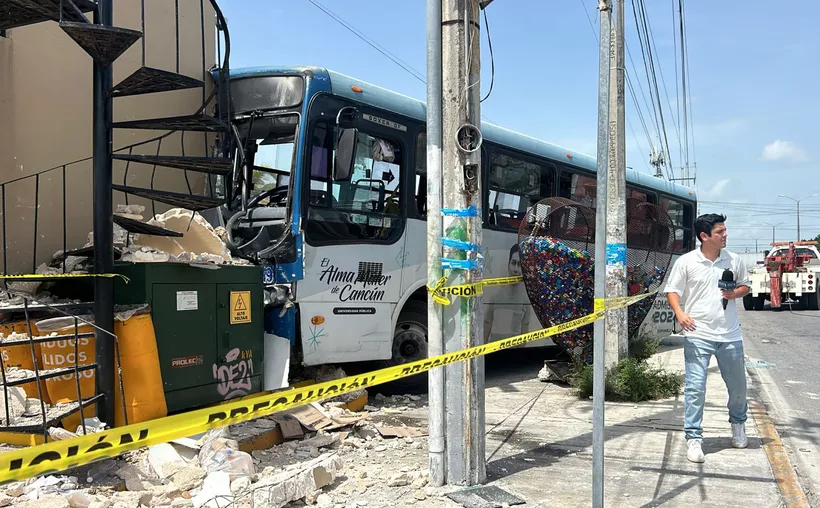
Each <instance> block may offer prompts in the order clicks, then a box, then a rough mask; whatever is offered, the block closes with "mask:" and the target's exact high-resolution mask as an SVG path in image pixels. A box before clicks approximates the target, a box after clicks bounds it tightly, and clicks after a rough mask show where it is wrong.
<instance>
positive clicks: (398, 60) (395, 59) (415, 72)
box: [308, 0, 426, 83]
mask: <svg viewBox="0 0 820 508" xmlns="http://www.w3.org/2000/svg"><path fill="white" fill-rule="evenodd" d="M308 2H310V3H312V4H313V5H314V6H315V7H316V8H317V9H319V10H320V11H322V12H324V13H325V14H327V15H328V16H330V18H331V19H333V20H334V21H336V22H337V23H339V24H340V25H342V26H343V27H345V28H346V29H347V30H348V31H349V32H350V33H352V34H353V35H355V36H356V37H358V38H359V39H361V40H362V41H364V42H365V43H367V44H368V45H369V46H370V47H372V48H373V49H375V50H376V51H378V52H379V53H381V54H382V55H384V56H385V57H387V58H389V59H390V60H391V61H392V62H393V63H395V64H396V65H398V66H399V67H401V68H402V69H404V70H405V71H407V72H408V73H409V74H410V75H411V76H413V77H414V78H416V79H417V80H419V81H421V82H422V83H426V80H425V79H424V74H422V73H421V72H419V71H418V70H416V69H415V68H414V67H413V66H411V65H410V64H408V63H407V62H405V61H404V60H402V59H401V58H399V57H397V56H396V55H394V54H393V53H391V52H390V51H388V50H387V49H386V48H384V46H382V45H380V44H379V43H378V42H376V41H374V40H373V39H371V38H370V37H368V36H367V35H365V34H364V33H362V32H361V31H360V30H359V29H357V28H356V27H354V26H353V25H351V24H350V23H348V22H347V21H345V20H344V19H342V18H341V17H339V15H337V14H336V13H334V12H333V11H331V10H330V9H328V8H327V7H325V6H324V5H322V4H320V3H319V2H317V1H316V0H308Z"/></svg>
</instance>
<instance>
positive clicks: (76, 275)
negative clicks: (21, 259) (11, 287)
mask: <svg viewBox="0 0 820 508" xmlns="http://www.w3.org/2000/svg"><path fill="white" fill-rule="evenodd" d="M89 277H111V278H113V277H119V278H121V279H122V280H124V281H125V283H126V284H127V283H129V282H131V279H129V278H128V277H126V276H125V275H122V274H119V273H54V274H52V273H44V274H38V273H21V274H17V275H6V274H0V279H10V280H18V279H19V280H26V279H78V278H89Z"/></svg>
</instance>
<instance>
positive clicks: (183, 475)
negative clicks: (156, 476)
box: [171, 466, 205, 491]
mask: <svg viewBox="0 0 820 508" xmlns="http://www.w3.org/2000/svg"><path fill="white" fill-rule="evenodd" d="M203 478H205V471H204V470H203V469H202V468H199V467H196V466H186V467H183V468H181V469H179V470H177V471H176V472H175V473H174V474H173V475H172V476H171V481H172V482H173V483H174V485H176V486H177V487H179V489H180V490H184V491H188V490H191V489H193V488H194V487H196V486H197V485H199V483H200V482H201V481H202V479H203Z"/></svg>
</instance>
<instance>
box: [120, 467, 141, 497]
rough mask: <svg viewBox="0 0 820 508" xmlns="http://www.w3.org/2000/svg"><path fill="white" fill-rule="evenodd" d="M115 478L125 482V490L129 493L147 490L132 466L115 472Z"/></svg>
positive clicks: (138, 473)
mask: <svg viewBox="0 0 820 508" xmlns="http://www.w3.org/2000/svg"><path fill="white" fill-rule="evenodd" d="M117 476H119V477H120V478H121V479H122V480H124V481H125V488H126V489H128V490H129V491H131V492H137V491H141V490H147V487H148V486H147V485H145V483H144V482H143V481H142V478H141V477H140V470H139V469H138V468H137V466H135V465H133V464H126V465H124V466H123V467H121V468H119V469H118V470H117Z"/></svg>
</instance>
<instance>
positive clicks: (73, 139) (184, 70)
mask: <svg viewBox="0 0 820 508" xmlns="http://www.w3.org/2000/svg"><path fill="white" fill-rule="evenodd" d="M204 7H205V15H204V19H205V24H206V26H205V29H204V34H205V38H206V42H205V48H206V49H205V51H206V55H205V62H206V65H207V66H209V67H210V66H211V65H212V64H213V63H214V62H215V59H216V56H215V48H216V42H215V27H214V13H213V9H212V8H211V6H210V3H209V2H208V1H207V0H206V1H205V2H204ZM179 9H180V22H179V23H180V26H179V28H180V36H179V44H180V48H179V50H180V58H179V65H180V69H179V72H180V73H181V74H185V75H187V76H191V77H194V78H197V79H202V60H203V59H202V33H203V30H202V25H201V23H200V2H199V1H198V0H181V1H180V2H179ZM145 15H146V20H145V25H146V28H145V30H146V33H145V45H146V65H147V66H150V67H155V68H160V69H165V70H169V71H175V67H176V56H175V55H176V52H175V45H176V42H175V28H174V26H175V17H174V2H146V4H145ZM114 25H115V26H119V27H123V28H130V29H135V30H139V29H140V27H141V17H140V0H118V1H117V2H115V3H114ZM141 64H142V49H141V43H140V42H139V41H138V42H137V43H136V44H134V45H133V46H132V47H131V48H130V49H129V50H128V51H127V52H125V53H124V54H123V55H122V56H121V57H120V58H119V59H118V60H117V61H116V62H115V63H114V83H115V84H116V83H119V82H120V81H122V80H123V79H125V78H126V77H127V76H129V75H130V74H131V73H133V72H134V71H135V70H137V69H138V68H139V67H140V66H141ZM206 88H207V90H206V95H207V94H210V92H211V85H210V83H209V84H208V86H207V87H206ZM201 105H202V90H201V89H192V90H183V91H176V92H166V93H162V94H151V95H139V96H135V97H123V98H117V99H115V100H114V121H125V120H134V119H142V118H157V117H163V116H174V115H184V114H192V113H194V112H196V111H197V110H198V109H199V108H200V106H201ZM161 134H163V132H161V131H138V130H123V129H118V130H115V131H114V143H113V146H114V149H118V148H120V147H123V146H127V145H131V144H134V143H137V142H140V141H144V140H148V139H151V138H154V137H157V136H160V135H161ZM207 139H208V141H207V142H208V144H209V145H213V142H214V139H213V136H212V135H211V136H209V137H208V138H207ZM183 144H184V150H185V152H184V153H185V155H192V156H202V155H205V146H206V136H205V135H204V134H202V133H186V134H185V136H184V138H183V137H182V135H181V133H174V134H172V135H170V136H169V137H167V138H165V139H164V140H163V141H162V144H161V146H158V143H157V142H153V143H150V144H147V145H143V146H140V147H137V148H135V149H134V151H133V153H135V154H151V155H154V154H156V153H157V150H158V148H159V153H160V154H168V155H181V154H182V149H183V148H182V147H183ZM126 153H127V152H126ZM91 154H92V61H91V58H90V57H89V56H88V55H87V54H86V53H85V52H84V51H83V50H82V49H80V47H79V46H77V45H76V44H75V43H74V42H73V41H72V40H71V39H70V38H69V37H68V36H67V35H66V34H65V33H64V32H63V31H62V30H61V29H60V28H59V27H58V26H57V24H56V23H53V22H46V23H40V24H36V25H32V26H26V27H20V28H14V29H11V30H8V31H7V33H6V37H0V183H5V182H10V181H12V180H16V179H19V178H24V177H27V176H30V175H34V174H35V173H38V172H42V171H44V170H46V169H48V168H52V167H58V169H56V170H54V171H51V172H48V173H43V174H41V176H40V181H39V196H40V197H39V206H38V207H37V213H38V219H37V225H38V233H37V242H36V243H37V246H36V250H37V252H36V263H35V264H34V266H33V265H32V260H33V254H34V252H33V251H34V243H35V242H34V215H35V213H34V212H35V204H37V201H36V200H35V185H36V182H35V178H34V177H31V178H26V179H24V180H21V181H18V182H16V183H11V184H9V185H7V186H6V203H5V209H6V211H5V213H6V217H5V220H6V228H7V238H6V243H7V245H8V259H7V260H6V261H7V263H8V271H9V272H11V273H14V272H30V271H32V270H33V269H34V267H35V266H38V265H40V264H41V263H44V262H48V261H49V260H50V259H51V257H52V255H53V254H54V252H55V251H57V250H60V249H62V248H63V213H62V210H63V198H62V196H63V177H62V169H61V168H60V166H61V165H63V164H66V163H69V162H71V161H75V160H80V159H84V158H87V157H90V156H91ZM125 168H126V164H125V162H124V161H114V168H113V180H114V183H119V184H122V183H123V176H124V173H125ZM151 172H152V168H151V166H146V165H141V164H133V163H132V164H131V165H130V166H129V167H128V181H127V182H128V184H129V185H133V186H143V187H150V185H151ZM188 181H189V183H190V185H191V188H192V190H193V192H194V193H204V191H205V188H206V180H205V178H204V177H203V176H202V175H200V174H197V173H192V172H191V173H189V174H188ZM65 185H66V189H65V190H66V195H67V204H66V217H65V219H66V221H65V222H66V229H67V242H66V243H67V246H68V248H69V249H73V248H78V247H81V246H83V244H84V243H85V242H86V238H87V235H88V233H89V231H91V229H92V164H91V161H86V162H81V163H76V164H71V165H68V166H67V167H66V184H65ZM154 187H155V188H157V189H163V190H170V191H176V192H188V183H186V180H185V176H184V173H183V172H182V171H180V170H175V169H169V168H162V167H157V168H156V175H155V177H154ZM113 199H114V206H115V208H116V206H117V204H123V203H125V197H124V195H123V194H122V193H120V192H114V196H113ZM128 202H129V203H132V204H133V203H138V204H142V205H144V206H146V208H147V210H148V213H147V214H146V215H147V216H148V217H150V216H152V215H153V212H154V210H153V209H152V207H151V202H150V201H147V200H144V199H141V198H134V197H129V198H128ZM168 209H169V207H167V206H165V205H162V204H160V203H157V204H156V213H163V212H165V211H166V210H168ZM0 256H2V252H0ZM0 262H2V260H0Z"/></svg>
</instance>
